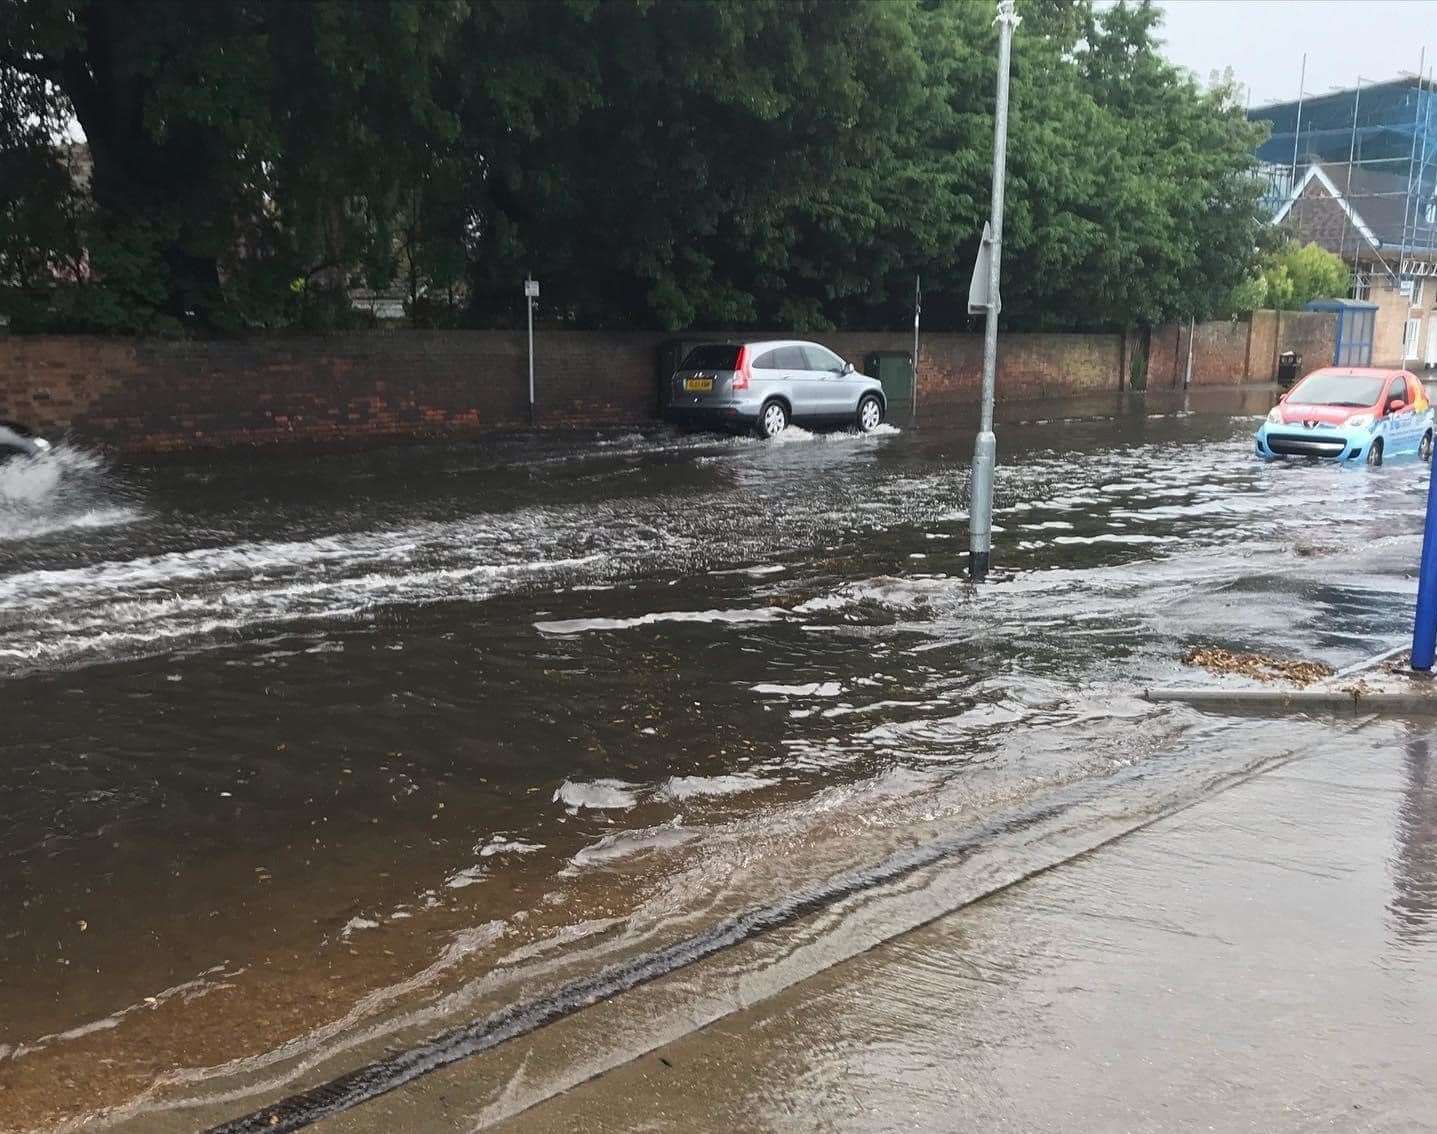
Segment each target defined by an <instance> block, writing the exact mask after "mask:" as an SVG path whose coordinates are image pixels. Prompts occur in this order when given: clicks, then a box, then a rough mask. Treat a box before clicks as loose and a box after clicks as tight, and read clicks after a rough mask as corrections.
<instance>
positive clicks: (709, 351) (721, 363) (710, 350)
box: [679, 343, 738, 370]
mask: <svg viewBox="0 0 1437 1134" xmlns="http://www.w3.org/2000/svg"><path fill="white" fill-rule="evenodd" d="M737 365H738V347H736V346H729V345H725V344H721V343H705V344H704V345H703V346H696V347H694V348H693V350H691V351H689V353H688V354H686V355H684V360H683V362H682V363H680V364H679V369H680V370H732V369H734V368H735V367H736V366H737Z"/></svg>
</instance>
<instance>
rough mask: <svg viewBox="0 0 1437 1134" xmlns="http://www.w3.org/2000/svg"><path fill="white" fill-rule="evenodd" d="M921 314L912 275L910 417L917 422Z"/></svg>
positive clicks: (920, 292) (916, 282) (916, 283)
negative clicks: (919, 321)
mask: <svg viewBox="0 0 1437 1134" xmlns="http://www.w3.org/2000/svg"><path fill="white" fill-rule="evenodd" d="M922 314H923V289H922V287H921V286H920V280H919V278H918V277H917V276H914V277H913V406H912V411H911V413H910V417H911V419H912V421H913V423H914V424H917V422H918V318H919V316H921V315H922Z"/></svg>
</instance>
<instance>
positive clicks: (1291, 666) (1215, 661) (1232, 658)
mask: <svg viewBox="0 0 1437 1134" xmlns="http://www.w3.org/2000/svg"><path fill="white" fill-rule="evenodd" d="M1183 664H1184V665H1191V666H1197V667H1198V668H1199V669H1205V670H1207V671H1208V672H1209V673H1216V674H1225V675H1227V676H1231V677H1250V678H1252V679H1253V680H1255V681H1262V682H1268V681H1288V682H1291V683H1292V684H1293V685H1311V684H1312V683H1313V682H1314V681H1320V680H1321V679H1322V678H1324V677H1331V676H1332V675H1333V674H1334V673H1335V672H1336V671H1335V670H1334V669H1333V668H1332V667H1331V666H1330V665H1325V664H1324V663H1322V662H1314V661H1284V660H1282V659H1280V658H1270V657H1268V656H1267V655H1265V654H1244V653H1238V652H1236V651H1234V650H1225V649H1223V648H1222V647H1221V646H1194V647H1193V648H1192V649H1190V650H1189V651H1188V652H1187V653H1186V654H1184V655H1183Z"/></svg>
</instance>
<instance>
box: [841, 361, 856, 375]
mask: <svg viewBox="0 0 1437 1134" xmlns="http://www.w3.org/2000/svg"><path fill="white" fill-rule="evenodd" d="M839 373H840V374H852V373H853V363H851V362H845V363H844V364H843V369H842V370H840V371H839Z"/></svg>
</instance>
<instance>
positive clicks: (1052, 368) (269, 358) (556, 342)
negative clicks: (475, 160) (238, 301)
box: [0, 329, 1240, 452]
mask: <svg viewBox="0 0 1437 1134" xmlns="http://www.w3.org/2000/svg"><path fill="white" fill-rule="evenodd" d="M1168 333H1169V332H1168V331H1167V330H1165V329H1155V330H1154V333H1153V356H1152V359H1151V365H1152V367H1153V371H1154V373H1161V372H1162V368H1163V366H1164V360H1163V350H1164V346H1163V344H1164V342H1165V341H1166V340H1165V338H1164V336H1165V335H1167V334H1168ZM670 337H671V336H668V335H664V334H660V333H657V332H654V333H642V332H638V333H628V332H626V333H614V334H606V333H603V332H584V331H556V330H550V329H541V330H539V331H538V332H537V333H536V345H535V369H536V385H537V390H538V407H539V424H540V425H546V426H559V425H603V424H620V423H631V422H634V423H636V422H642V421H645V420H649V419H651V418H652V417H653V414H654V405H655V381H656V379H655V368H656V352H657V348H658V346H659V344H660V343H662V342H663V341H665V339H667V338H670ZM691 337H713V338H732V337H740V336H736V335H724V334H722V333H716V334H712V335H707V334H706V335H704V336H691ZM743 337H750V338H752V337H755V336H753V335H752V334H749V335H746V336H743ZM818 337H820V338H821V339H822V340H823V341H824V342H826V343H828V344H829V345H830V346H832V347H833V349H835V350H836V351H838V353H839V354H841V355H843V356H844V357H846V358H848V359H849V360H850V361H852V362H853V363H854V364H855V365H857V366H859V367H862V366H863V364H864V358H865V356H866V355H867V354H868V352H870V351H874V350H896V351H904V352H907V351H908V350H911V349H912V342H913V340H912V335H911V334H910V333H905V332H897V333H884V332H876V333H862V332H838V333H834V334H828V335H822V336H818ZM1168 346H1169V348H1170V347H1171V344H1168ZM998 357H999V369H998V380H997V386H998V396H999V398H1000V399H1002V400H1020V399H1028V398H1041V397H1051V396H1060V395H1067V394H1078V393H1087V392H1099V391H1115V390H1119V389H1122V388H1123V387H1124V386H1125V385H1126V382H1127V374H1126V369H1125V362H1124V357H1125V356H1124V347H1123V337H1122V336H1121V335H1043V334H1009V335H1004V336H1003V338H1002V341H1001V344H1000V351H999V356H998ZM982 358H983V342H982V337H981V336H979V335H957V334H930V335H925V336H923V341H922V355H921V358H920V360H919V362H920V365H919V401H920V406H921V407H922V409H923V410H926V411H928V412H937V413H946V412H954V413H958V412H961V413H962V415H963V416H964V417H965V418H966V417H967V416H968V411H967V410H966V409H963V410H961V411H960V410H958V409H957V408H956V407H967V406H971V404H972V403H973V402H975V401H976V400H977V398H978V395H979V389H980V383H981V373H982ZM1221 374H1222V375H1223V376H1226V380H1229V381H1239V380H1240V375H1235V374H1233V373H1232V370H1231V367H1230V366H1227V365H1226V364H1225V368H1224V369H1222V371H1221ZM1170 378H1171V376H1170V375H1169V384H1170V385H1171V382H1170ZM1150 384H1151V385H1154V386H1156V385H1157V383H1152V382H1150ZM527 391H528V377H527V363H526V351H525V340H524V336H523V334H521V333H517V334H516V333H513V332H507V331H410V330H404V331H374V332H362V333H356V334H349V335H334V336H294V337H290V336H273V337H262V338H253V339H237V340H214V341H199V342H194V341H185V342H171V341H165V340H147V339H106V338H93V337H85V336H74V337H58V336H56V337H33V338H31V337H23V336H0V418H6V417H8V418H14V419H17V420H20V421H23V422H25V423H26V424H29V425H32V426H34V427H36V428H38V429H42V430H44V431H46V432H49V433H59V432H63V431H66V430H70V431H73V433H74V434H75V435H76V436H78V437H81V438H84V439H86V440H89V441H95V442H100V443H102V444H106V445H110V446H113V447H115V448H118V449H123V450H129V451H142V452H156V451H165V450H173V449H187V448H202V447H211V446H224V445H246V444H264V443H271V442H281V441H307V442H328V441H348V440H364V439H376V438H381V437H424V436H435V435H445V434H472V433H477V432H481V431H484V430H490V429H505V428H521V427H523V426H525V425H527V423H528V392H527ZM902 409H903V407H894V410H895V414H899V413H901V412H902Z"/></svg>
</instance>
